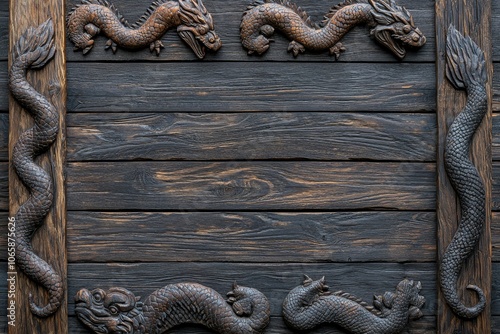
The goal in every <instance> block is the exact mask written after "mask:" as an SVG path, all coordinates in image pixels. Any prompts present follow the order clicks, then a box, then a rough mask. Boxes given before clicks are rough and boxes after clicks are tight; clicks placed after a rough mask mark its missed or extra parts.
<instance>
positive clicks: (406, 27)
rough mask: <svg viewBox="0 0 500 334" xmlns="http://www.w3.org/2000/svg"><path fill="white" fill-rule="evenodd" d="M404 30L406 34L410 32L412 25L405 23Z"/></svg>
mask: <svg viewBox="0 0 500 334" xmlns="http://www.w3.org/2000/svg"><path fill="white" fill-rule="evenodd" d="M403 31H404V33H405V34H407V33H409V32H410V31H411V26H409V25H405V26H404V27H403Z"/></svg>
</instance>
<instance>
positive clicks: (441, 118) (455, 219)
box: [436, 0, 493, 334]
mask: <svg viewBox="0 0 500 334" xmlns="http://www.w3.org/2000/svg"><path fill="white" fill-rule="evenodd" d="M491 3H492V1H490V0H486V1H477V0H437V1H436V41H437V43H436V44H437V54H438V55H439V57H437V117H438V123H437V124H438V125H437V126H438V148H437V150H438V156H437V175H438V184H437V187H438V189H437V194H438V199H437V217H438V237H437V238H438V259H439V260H440V259H441V258H442V256H443V254H444V252H445V250H446V248H447V247H448V245H449V243H450V241H451V239H452V238H453V235H454V234H455V232H456V229H457V226H458V224H459V222H460V208H459V204H458V199H457V196H456V194H455V192H454V190H453V188H452V186H451V184H450V182H449V180H448V178H447V175H446V172H445V170H444V149H445V141H446V135H447V134H448V127H449V126H450V124H451V123H452V121H453V119H454V118H455V116H456V115H457V114H458V112H460V111H461V110H462V108H463V107H464V106H465V99H466V94H465V93H464V92H463V91H457V90H456V89H455V88H453V86H452V85H451V84H450V83H449V82H448V81H447V79H446V77H445V73H446V57H445V56H444V55H445V54H446V36H447V31H448V28H449V26H450V25H451V24H453V25H454V26H455V27H456V28H457V29H458V30H459V31H460V32H461V33H462V34H465V35H467V36H470V37H471V38H472V39H473V40H474V41H475V42H476V43H477V44H478V45H479V47H480V48H482V50H483V51H484V54H485V59H486V65H485V66H486V71H487V73H488V78H489V83H488V86H487V87H488V88H487V90H488V92H487V93H488V95H489V98H490V101H491V97H492V92H491V80H492V76H493V64H492V60H491V59H492V58H491V53H492V51H491V50H492V48H491V45H492V41H491V30H490V29H491V26H490V22H491ZM488 109H489V110H488V112H487V115H486V117H485V119H484V121H483V122H482V124H481V126H480V127H479V129H478V131H477V133H476V135H475V137H474V141H473V144H472V153H471V156H472V160H473V163H474V165H475V166H477V168H478V171H479V174H480V176H481V178H482V179H483V183H484V187H485V193H486V207H485V209H486V212H491V196H492V195H491V186H492V185H491V168H492V167H491V128H492V125H491V104H490V106H489V108H488ZM490 224H491V214H487V215H486V221H485V223H484V229H483V233H482V235H481V240H480V241H479V244H478V247H477V249H476V251H475V252H474V254H473V255H471V256H470V257H469V259H468V260H467V261H465V264H464V266H463V267H462V270H461V274H460V278H459V282H458V284H457V286H458V290H459V291H465V290H466V287H467V286H468V285H469V284H470V283H471V282H476V283H475V284H478V285H480V286H481V288H482V289H483V292H484V293H485V295H486V299H487V301H486V303H487V305H488V304H489V303H488V301H489V299H490V298H491V231H490ZM479 282H480V284H479ZM463 301H464V302H465V304H466V305H473V304H475V303H476V302H477V300H476V296H475V295H474V294H472V293H466V294H464V296H463ZM438 304H439V310H438V333H441V334H452V333H454V334H456V333H489V332H491V319H490V317H491V309H490V308H489V307H488V306H486V309H485V310H484V311H483V312H482V313H481V314H480V315H479V317H477V318H475V319H474V320H473V321H463V319H461V318H459V317H458V316H456V315H455V314H454V313H453V312H452V310H451V309H450V307H449V306H448V305H447V303H446V301H445V300H444V296H443V295H442V293H441V290H440V289H438Z"/></svg>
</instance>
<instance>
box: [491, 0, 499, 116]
mask: <svg viewBox="0 0 500 334" xmlns="http://www.w3.org/2000/svg"><path fill="white" fill-rule="evenodd" d="M493 2H494V1H493ZM499 57H500V55H499ZM493 68H494V71H493V88H492V89H493V112H500V63H495V64H493Z"/></svg>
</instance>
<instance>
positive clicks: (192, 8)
mask: <svg viewBox="0 0 500 334" xmlns="http://www.w3.org/2000/svg"><path fill="white" fill-rule="evenodd" d="M66 21H67V27H68V36H69V38H70V40H71V41H72V42H73V43H74V44H75V51H77V50H80V49H81V50H83V53H84V54H86V53H88V52H89V51H90V50H91V49H92V47H93V46H94V39H93V38H94V37H95V36H96V35H98V34H100V33H103V34H104V35H106V36H107V37H108V38H109V40H108V42H107V43H106V49H108V48H111V49H112V50H113V52H116V50H117V47H118V46H120V47H123V48H126V49H141V48H145V47H149V48H150V50H151V52H156V54H157V55H159V54H160V51H161V49H162V48H163V43H162V42H161V40H160V39H161V38H162V36H163V35H164V34H165V33H166V32H167V30H169V29H170V28H172V27H177V33H178V34H179V36H180V37H181V38H182V40H184V42H186V43H187V44H188V45H189V46H190V47H191V49H192V50H193V52H194V53H195V54H196V56H197V57H198V58H200V59H202V58H204V57H205V50H206V48H208V49H209V50H212V51H214V52H215V51H217V50H219V49H220V47H221V46H222V42H221V40H220V38H219V36H218V35H217V33H216V32H215V29H214V23H213V20H212V15H210V13H209V12H208V11H207V9H206V8H205V6H204V5H203V2H202V1H201V0H178V1H165V0H158V1H155V2H153V4H152V5H151V6H150V8H149V9H148V10H147V11H146V13H145V14H144V15H143V16H142V17H141V18H140V19H139V21H137V22H136V23H134V24H129V23H128V22H127V20H125V18H124V17H123V15H121V14H120V13H119V11H118V10H117V9H116V7H115V6H114V5H113V4H111V3H109V2H108V1H106V0H83V1H82V3H81V4H79V5H77V6H76V7H75V8H74V9H72V10H71V11H70V12H69V14H68V17H67V19H66Z"/></svg>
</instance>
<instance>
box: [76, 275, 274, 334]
mask: <svg viewBox="0 0 500 334" xmlns="http://www.w3.org/2000/svg"><path fill="white" fill-rule="evenodd" d="M227 297H228V299H227V300H224V298H223V297H222V296H221V295H220V294H218V293H217V292H216V291H215V290H213V289H211V288H207V287H205V286H203V285H200V284H196V283H179V284H170V285H167V286H165V287H164V288H162V289H159V290H156V291H155V292H153V293H152V294H151V295H150V296H149V297H147V298H146V300H145V301H144V302H140V301H139V300H140V297H136V296H135V295H134V294H133V293H132V292H130V291H128V290H127V289H123V288H111V289H109V290H108V291H104V290H102V289H95V290H92V291H89V290H87V289H81V290H80V291H79V292H78V293H77V295H76V296H75V302H76V308H75V312H76V315H77V317H78V319H80V321H82V322H83V323H84V324H85V325H86V326H87V327H88V328H90V329H92V330H93V331H94V332H95V333H108V334H161V333H165V332H166V331H167V330H169V329H171V328H172V327H175V326H177V325H180V324H186V323H196V324H202V325H204V326H206V327H208V328H210V329H212V330H214V331H216V332H218V333H222V334H258V333H262V332H263V331H264V328H265V327H266V326H267V325H268V323H269V317H270V306H269V302H268V300H267V298H266V297H265V296H264V295H263V294H262V293H261V292H259V291H257V290H256V289H252V288H246V287H243V286H238V285H236V284H234V285H233V289H232V290H231V291H230V292H228V294H227Z"/></svg>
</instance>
